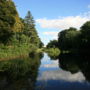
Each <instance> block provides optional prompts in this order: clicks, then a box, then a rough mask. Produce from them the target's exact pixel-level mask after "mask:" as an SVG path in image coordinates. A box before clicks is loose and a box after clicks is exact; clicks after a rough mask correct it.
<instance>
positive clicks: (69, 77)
mask: <svg viewBox="0 0 90 90" xmlns="http://www.w3.org/2000/svg"><path fill="white" fill-rule="evenodd" d="M37 79H38V80H66V81H83V80H85V77H84V76H83V74H82V73H81V72H78V73H76V74H71V73H70V72H68V71H64V70H62V69H60V68H59V65H58V60H55V61H54V60H50V58H49V57H48V56H47V54H44V58H43V59H42V61H41V66H40V68H39V75H38V78H37Z"/></svg>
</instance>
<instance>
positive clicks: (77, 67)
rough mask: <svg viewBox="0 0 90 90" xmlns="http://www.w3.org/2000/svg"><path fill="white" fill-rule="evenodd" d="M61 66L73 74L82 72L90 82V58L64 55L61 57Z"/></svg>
mask: <svg viewBox="0 0 90 90" xmlns="http://www.w3.org/2000/svg"><path fill="white" fill-rule="evenodd" d="M59 66H60V68H62V69H63V70H66V71H70V72H71V73H72V74H74V73H77V72H79V71H81V72H82V73H83V75H84V76H85V78H86V80H87V81H90V56H87V55H83V56H81V55H72V54H64V55H60V57H59Z"/></svg>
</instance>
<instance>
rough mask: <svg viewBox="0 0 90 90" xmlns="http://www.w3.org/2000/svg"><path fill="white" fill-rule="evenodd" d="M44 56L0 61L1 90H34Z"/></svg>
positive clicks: (38, 55) (37, 55)
mask: <svg viewBox="0 0 90 90" xmlns="http://www.w3.org/2000/svg"><path fill="white" fill-rule="evenodd" d="M42 57H43V55H42V54H36V55H35V56H34V57H32V58H30V57H23V58H18V59H15V60H9V61H0V90H34V87H35V82H36V78H37V74H38V67H39V65H40V63H41V61H40V59H41V58H42Z"/></svg>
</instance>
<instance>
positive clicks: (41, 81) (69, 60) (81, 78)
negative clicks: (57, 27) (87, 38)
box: [36, 54, 90, 90]
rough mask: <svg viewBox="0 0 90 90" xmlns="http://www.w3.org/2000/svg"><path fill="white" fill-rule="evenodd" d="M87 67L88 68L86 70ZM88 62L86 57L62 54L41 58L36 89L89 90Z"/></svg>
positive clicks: (89, 64)
mask: <svg viewBox="0 0 90 90" xmlns="http://www.w3.org/2000/svg"><path fill="white" fill-rule="evenodd" d="M87 69H88V70H87ZM89 70H90V62H89V59H88V57H86V56H85V57H81V56H79V55H72V54H64V55H60V56H59V57H58V60H55V61H54V60H51V58H49V57H48V56H47V55H46V54H45V55H44V58H43V59H42V63H41V66H40V68H39V75H38V78H37V83H36V85H37V87H36V90H55V89H56V90H72V89H73V90H90V83H89V82H87V80H88V81H89V78H90V74H89V73H90V71H89Z"/></svg>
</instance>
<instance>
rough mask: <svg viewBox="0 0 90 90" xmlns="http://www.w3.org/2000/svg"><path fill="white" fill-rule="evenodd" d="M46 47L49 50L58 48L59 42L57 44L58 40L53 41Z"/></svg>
mask: <svg viewBox="0 0 90 90" xmlns="http://www.w3.org/2000/svg"><path fill="white" fill-rule="evenodd" d="M46 47H47V48H55V47H58V42H57V40H51V41H50V42H49V43H48V44H47V46H46Z"/></svg>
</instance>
